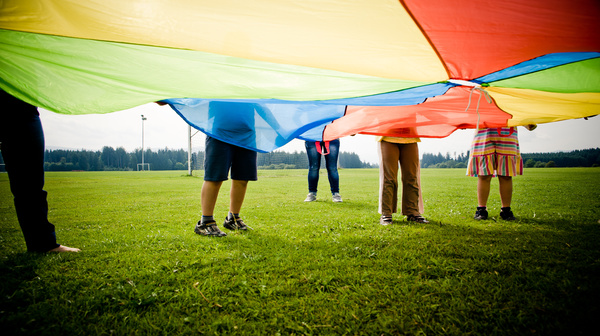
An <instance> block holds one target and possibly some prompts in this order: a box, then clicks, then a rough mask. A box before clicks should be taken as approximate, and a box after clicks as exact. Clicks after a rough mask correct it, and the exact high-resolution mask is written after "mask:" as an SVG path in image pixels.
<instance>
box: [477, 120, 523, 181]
mask: <svg viewBox="0 0 600 336" xmlns="http://www.w3.org/2000/svg"><path fill="white" fill-rule="evenodd" d="M467 175H469V176H479V175H482V176H487V175H493V176H516V175H523V160H522V158H521V153H520V152H519V138H518V134H517V129H516V127H503V128H485V129H481V130H479V132H477V134H476V135H475V138H474V139H473V143H472V146H471V155H470V157H469V164H468V166H467Z"/></svg>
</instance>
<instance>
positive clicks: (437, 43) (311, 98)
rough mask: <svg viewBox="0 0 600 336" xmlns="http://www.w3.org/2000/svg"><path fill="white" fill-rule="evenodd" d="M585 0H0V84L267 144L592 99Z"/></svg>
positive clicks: (511, 116)
mask: <svg viewBox="0 0 600 336" xmlns="http://www.w3.org/2000/svg"><path fill="white" fill-rule="evenodd" d="M598 18H600V2H598V1H597V0H528V1H522V0H514V1H509V0H506V1H490V0H480V1H466V0H453V1H447V0H406V1H393V0H350V1H348V0H344V1H341V0H339V1H338V0H333V1H320V0H303V1H289V0H278V1H271V0H253V1H243V0H219V1H198V0H128V1H122V0H103V1H91V0H90V1H86V0H62V1H58V0H54V1H53V0H4V1H1V2H0V88H2V89H3V90H5V91H7V92H9V93H11V94H13V95H15V96H17V97H19V98H21V99H23V100H25V101H27V102H29V103H31V104H34V105H37V106H40V107H43V108H46V109H49V110H52V111H55V112H58V113H71V114H89V113H108V112H113V111H119V110H124V109H127V108H131V107H135V106H138V105H142V104H146V103H149V102H153V101H158V100H166V101H167V102H168V103H169V104H170V105H171V107H173V108H174V109H175V110H176V111H177V112H178V113H179V114H180V115H181V116H182V117H183V118H184V119H185V120H186V121H187V122H188V123H190V125H192V126H194V127H196V128H198V129H200V130H202V131H204V132H205V133H207V134H210V135H212V136H215V137H217V138H220V139H222V140H225V141H228V142H231V143H234V144H238V145H240V146H244V147H248V148H253V149H256V150H259V151H270V150H273V149H275V148H277V147H280V146H282V145H284V144H285V143H287V142H289V141H290V140H292V139H294V138H302V139H308V140H321V139H324V140H331V139H335V138H339V137H342V136H346V135H350V134H354V133H362V134H374V135H392V136H421V137H444V136H447V135H449V134H451V133H452V132H453V131H454V130H456V129H459V128H477V127H497V126H506V125H510V126H515V125H525V124H529V123H546V122H553V121H559V120H565V119H573V118H581V117H586V116H591V115H595V114H599V113H600V36H599V32H600V19H598Z"/></svg>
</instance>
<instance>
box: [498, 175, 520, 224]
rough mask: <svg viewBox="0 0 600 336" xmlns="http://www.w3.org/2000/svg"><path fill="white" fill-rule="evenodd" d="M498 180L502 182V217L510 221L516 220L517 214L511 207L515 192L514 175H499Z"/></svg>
mask: <svg viewBox="0 0 600 336" xmlns="http://www.w3.org/2000/svg"><path fill="white" fill-rule="evenodd" d="M498 182H499V184H500V201H501V202H502V209H500V218H502V219H504V220H508V221H513V220H516V218H515V215H514V214H513V212H512V210H511V209H510V204H511V202H512V193H513V183H512V176H498Z"/></svg>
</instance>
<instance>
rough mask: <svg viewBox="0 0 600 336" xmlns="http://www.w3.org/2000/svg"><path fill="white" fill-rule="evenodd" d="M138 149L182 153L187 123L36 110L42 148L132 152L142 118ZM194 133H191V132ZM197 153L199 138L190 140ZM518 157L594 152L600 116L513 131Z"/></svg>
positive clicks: (347, 147) (168, 115) (373, 156)
mask: <svg viewBox="0 0 600 336" xmlns="http://www.w3.org/2000/svg"><path fill="white" fill-rule="evenodd" d="M142 114H143V115H144V116H145V117H146V118H147V119H146V121H145V122H144V148H152V149H154V150H156V149H164V148H165V147H167V148H170V149H179V148H183V149H186V150H187V136H188V127H187V124H186V123H185V122H184V121H183V120H182V119H181V118H179V116H178V115H177V114H176V113H175V112H173V111H172V110H171V108H170V107H168V106H162V107H159V106H158V105H156V104H147V105H143V106H138V107H136V108H133V109H129V110H126V111H120V112H113V113H108V114H102V115H80V116H76V115H62V114H58V113H53V112H49V111H46V110H43V109H40V115H41V119H42V124H43V126H44V132H45V136H46V148H48V149H56V148H65V149H88V150H100V149H102V147H103V146H112V147H114V148H117V147H124V148H125V150H127V151H133V150H135V149H136V148H141V147H142V119H141V115H142ZM194 132H195V131H194ZM473 133H474V130H458V131H456V132H454V133H453V134H452V135H450V136H449V137H447V138H443V139H425V138H423V139H421V140H422V142H421V143H420V144H419V150H420V153H421V154H423V153H432V154H437V153H442V154H444V155H445V154H446V153H450V155H451V156H454V155H455V153H456V154H459V153H466V152H467V150H469V145H470V143H471V140H472V138H473ZM193 139H194V141H193V144H194V146H199V147H195V148H194V149H195V150H196V148H198V149H200V148H201V146H203V144H204V141H203V139H204V135H203V134H202V133H198V134H197V135H195V136H194V137H193ZM519 141H520V144H521V152H523V153H535V152H557V151H571V150H574V149H588V148H596V147H600V116H599V117H594V118H590V119H589V120H583V119H577V120H568V121H560V122H555V123H550V124H542V125H539V126H538V128H537V129H536V130H535V131H532V132H529V131H527V130H526V129H525V128H523V127H519ZM279 150H284V151H287V152H294V151H301V152H303V151H304V142H303V141H300V140H294V141H292V142H291V143H289V144H288V145H286V146H284V147H282V148H281V149H279ZM340 150H341V151H342V152H354V153H356V154H358V155H359V156H360V158H361V160H362V161H366V162H371V163H377V161H378V158H377V147H376V143H375V137H373V136H367V135H357V136H354V137H345V138H342V139H341V146H340Z"/></svg>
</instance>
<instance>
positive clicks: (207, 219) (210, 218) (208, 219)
mask: <svg viewBox="0 0 600 336" xmlns="http://www.w3.org/2000/svg"><path fill="white" fill-rule="evenodd" d="M214 221H215V218H214V217H213V216H204V215H202V220H201V221H200V222H201V223H208V222H214Z"/></svg>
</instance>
